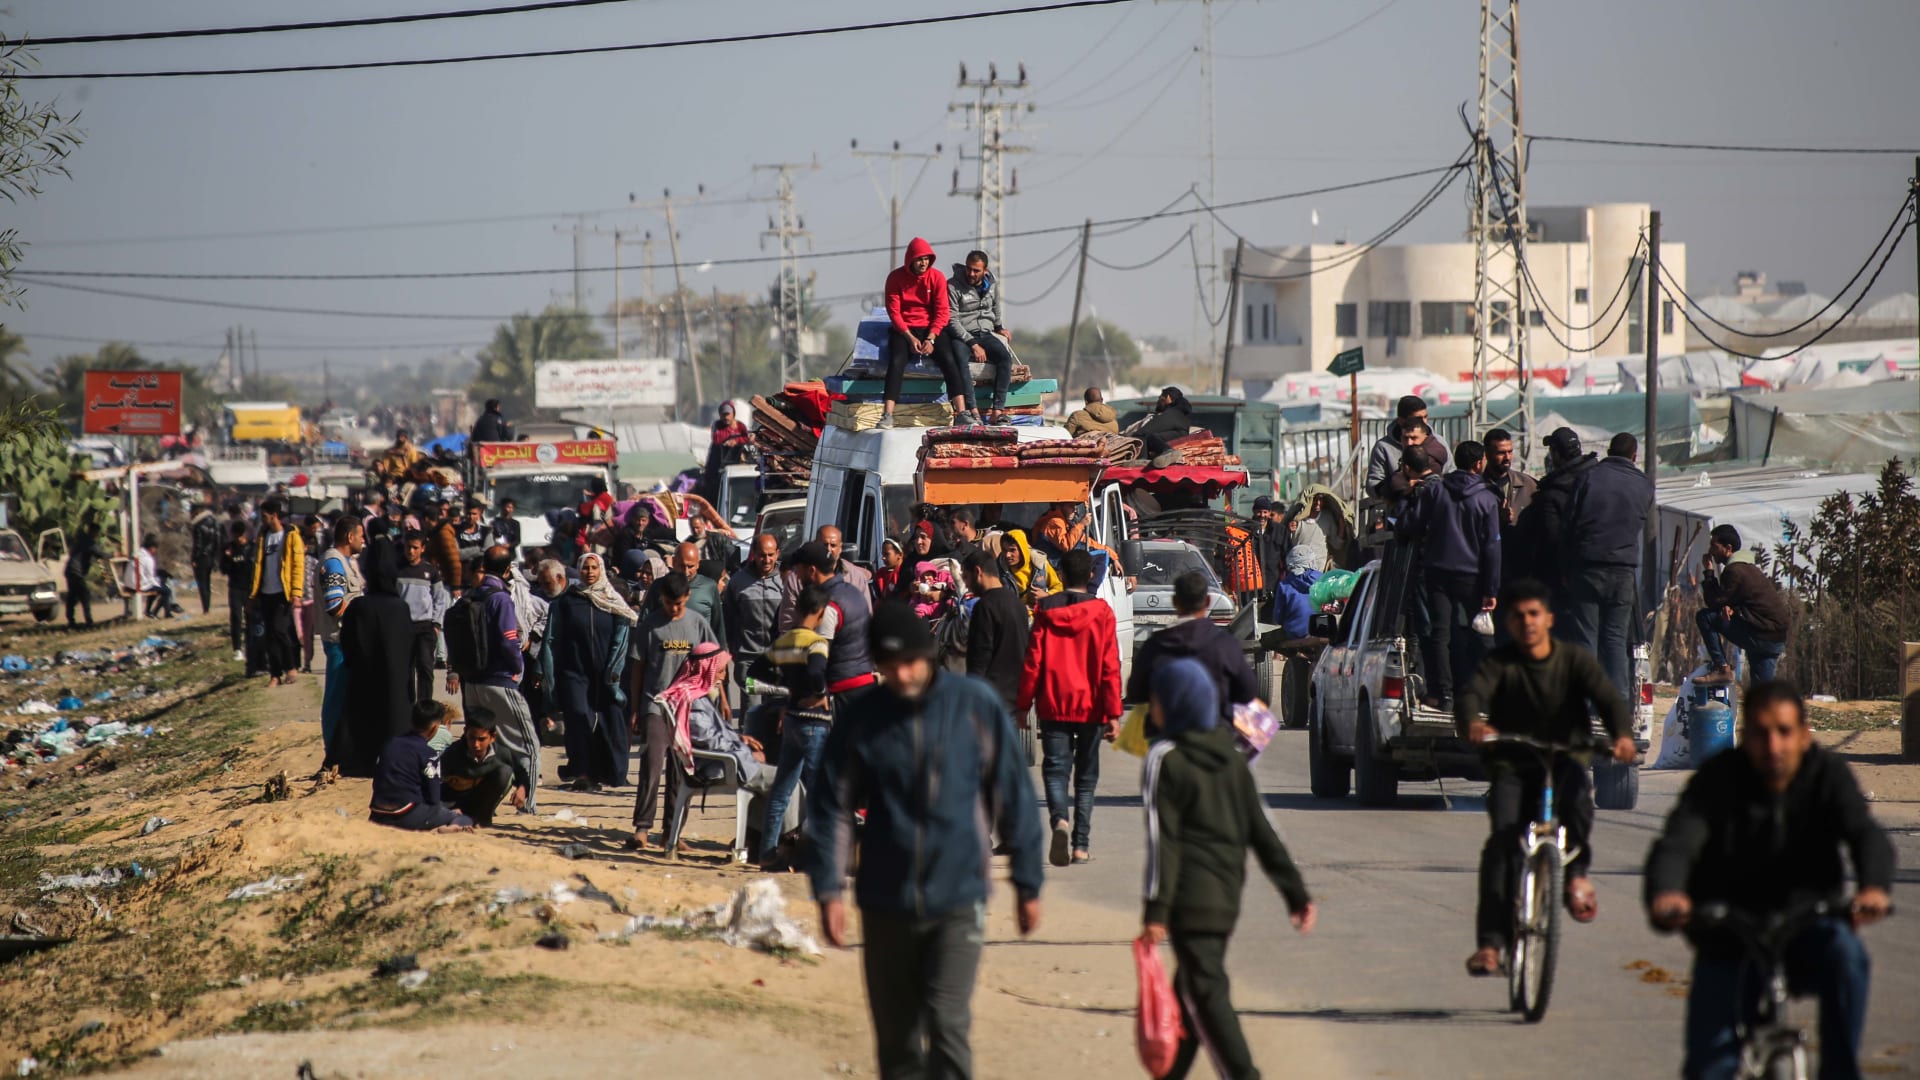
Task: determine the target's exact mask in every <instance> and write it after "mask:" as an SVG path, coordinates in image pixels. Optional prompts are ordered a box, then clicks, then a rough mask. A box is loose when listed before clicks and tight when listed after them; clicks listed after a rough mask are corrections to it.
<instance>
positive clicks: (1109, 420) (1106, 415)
mask: <svg viewBox="0 0 1920 1080" xmlns="http://www.w3.org/2000/svg"><path fill="white" fill-rule="evenodd" d="M1082 398H1083V400H1085V402H1086V404H1085V405H1083V406H1082V407H1080V408H1078V409H1075V410H1074V411H1073V415H1072V416H1069V417H1067V434H1069V435H1071V436H1073V437H1074V438H1076V439H1077V438H1079V437H1080V436H1082V435H1095V434H1098V433H1100V432H1103V431H1104V432H1106V433H1107V434H1109V435H1118V434H1120V417H1119V415H1118V414H1117V413H1115V412H1114V411H1113V406H1111V405H1109V404H1107V402H1106V398H1105V397H1103V396H1102V395H1101V393H1100V390H1099V388H1098V387H1093V386H1089V387H1087V392H1086V393H1085V394H1083V395H1082Z"/></svg>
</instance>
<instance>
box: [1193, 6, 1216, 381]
mask: <svg viewBox="0 0 1920 1080" xmlns="http://www.w3.org/2000/svg"><path fill="white" fill-rule="evenodd" d="M1197 2H1198V3H1199V5H1200V87H1201V103H1202V106H1203V111H1204V114H1205V123H1206V126H1207V205H1208V206H1216V205H1218V204H1219V199H1218V198H1217V186H1216V184H1215V174H1216V173H1217V171H1218V170H1217V168H1216V165H1217V161H1218V159H1217V156H1216V155H1215V153H1214V110H1213V0H1197ZM1206 225H1207V257H1206V261H1205V262H1203V263H1201V264H1200V265H1199V266H1198V267H1195V269H1197V270H1200V271H1203V272H1204V279H1205V281H1206V283H1207V295H1206V309H1207V318H1208V320H1212V318H1213V313H1214V312H1215V311H1216V310H1218V309H1219V299H1220V292H1219V283H1220V263H1219V259H1220V238H1219V235H1218V233H1217V232H1215V229H1216V225H1215V223H1214V220H1213V215H1212V214H1208V215H1207V220H1206ZM1219 333H1220V327H1219V325H1218V324H1215V323H1212V322H1211V321H1209V323H1208V326H1207V356H1208V357H1213V356H1215V355H1218V354H1219V347H1218V346H1219V341H1220V338H1219Z"/></svg>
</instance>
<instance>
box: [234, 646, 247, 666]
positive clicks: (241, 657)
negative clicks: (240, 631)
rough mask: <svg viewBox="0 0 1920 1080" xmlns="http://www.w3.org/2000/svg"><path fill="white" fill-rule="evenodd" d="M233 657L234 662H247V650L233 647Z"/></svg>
mask: <svg viewBox="0 0 1920 1080" xmlns="http://www.w3.org/2000/svg"><path fill="white" fill-rule="evenodd" d="M233 659H234V661H235V662H236V663H241V664H244V663H246V662H247V650H245V649H235V650H233Z"/></svg>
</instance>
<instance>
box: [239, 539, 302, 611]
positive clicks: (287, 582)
mask: <svg viewBox="0 0 1920 1080" xmlns="http://www.w3.org/2000/svg"><path fill="white" fill-rule="evenodd" d="M280 527H281V528H282V529H283V530H285V532H286V535H287V542H286V544H285V545H283V546H282V547H281V550H280V589H281V591H282V592H284V593H285V594H286V597H287V603H289V604H295V605H298V604H299V603H300V598H301V596H302V590H304V589H305V588H306V586H307V546H306V544H305V543H304V542H303V541H301V539H300V530H299V529H296V528H294V527H293V526H291V525H287V524H284V523H283V524H282V525H281V526H280ZM266 540H267V537H266V533H264V532H263V533H261V534H260V535H259V536H258V537H256V538H255V539H254V541H253V591H252V592H250V593H248V594H247V595H248V596H259V595H260V569H261V567H262V566H264V565H265V564H266V561H267V543H266Z"/></svg>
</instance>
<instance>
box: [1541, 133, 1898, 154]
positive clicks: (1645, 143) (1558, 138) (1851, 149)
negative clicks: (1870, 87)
mask: <svg viewBox="0 0 1920 1080" xmlns="http://www.w3.org/2000/svg"><path fill="white" fill-rule="evenodd" d="M1537 142H1557V143H1572V144H1574V145H1577V146H1632V147H1640V148H1643V149H1648V150H1705V151H1719V152H1723V153H1730V154H1912V153H1914V152H1915V150H1914V148H1913V147H1910V146H1904V147H1903V146H1751V145H1747V146H1742V145H1731V144H1727V143H1696V142H1654V141H1649V140H1646V139H1592V138H1586V137H1584V136H1575V135H1529V136H1527V143H1528V149H1529V152H1531V149H1532V144H1533V143H1537Z"/></svg>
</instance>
